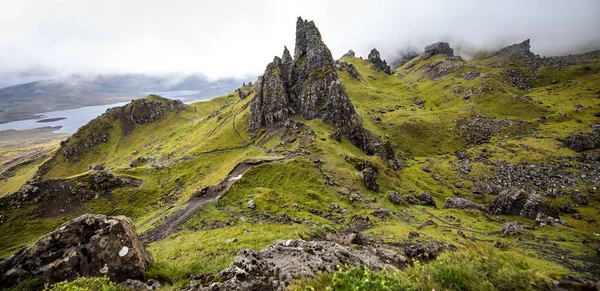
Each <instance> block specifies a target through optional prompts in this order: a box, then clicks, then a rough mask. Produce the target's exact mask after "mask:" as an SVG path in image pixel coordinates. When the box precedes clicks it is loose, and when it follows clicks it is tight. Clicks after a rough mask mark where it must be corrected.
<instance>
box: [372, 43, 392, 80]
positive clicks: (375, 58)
mask: <svg viewBox="0 0 600 291" xmlns="http://www.w3.org/2000/svg"><path fill="white" fill-rule="evenodd" d="M369 62H371V64H373V66H371V68H372V69H373V70H375V71H377V72H384V73H386V74H388V75H391V74H392V69H391V68H390V66H389V65H388V64H387V62H386V61H385V60H382V59H381V56H380V55H379V51H377V49H375V48H374V49H372V50H371V52H370V53H369Z"/></svg>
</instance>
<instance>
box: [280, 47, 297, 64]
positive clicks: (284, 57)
mask: <svg viewBox="0 0 600 291" xmlns="http://www.w3.org/2000/svg"><path fill="white" fill-rule="evenodd" d="M281 60H282V62H283V63H284V64H287V63H290V62H293V61H294V59H292V55H291V54H290V51H289V50H288V48H287V46H284V47H283V55H282V56H281Z"/></svg>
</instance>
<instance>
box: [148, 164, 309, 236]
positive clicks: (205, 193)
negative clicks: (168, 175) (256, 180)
mask: <svg viewBox="0 0 600 291" xmlns="http://www.w3.org/2000/svg"><path fill="white" fill-rule="evenodd" d="M297 156H298V155H289V156H286V157H283V158H279V159H269V160H245V161H242V162H240V163H239V164H237V166H235V168H233V170H232V171H231V172H230V173H229V175H227V178H225V180H223V181H221V182H220V183H219V184H217V185H213V186H208V187H206V188H204V189H202V190H201V191H200V192H199V193H198V194H197V196H196V197H194V198H192V199H190V201H189V202H188V203H187V206H186V208H185V209H182V210H179V211H177V212H175V213H173V214H171V215H169V216H168V217H166V218H165V220H164V221H163V222H162V223H161V224H160V225H158V226H156V227H155V228H152V229H150V230H148V231H146V232H144V233H143V234H142V235H141V236H140V238H141V239H142V241H143V242H144V243H150V242H155V241H160V240H162V239H164V238H166V237H168V236H169V235H171V234H174V233H176V232H178V231H180V230H181V225H182V224H183V223H185V222H186V221H188V220H189V219H190V218H191V217H192V216H193V215H194V214H195V213H196V211H197V210H198V209H199V208H200V207H201V206H202V205H204V204H206V203H208V202H211V201H213V200H215V199H217V198H219V197H221V196H222V195H223V194H225V193H227V191H229V188H231V185H233V183H234V182H235V181H237V180H239V179H241V178H242V175H244V173H246V172H247V171H248V170H250V169H251V168H254V167H259V166H262V165H266V164H270V163H274V162H281V161H284V160H289V159H293V158H296V157H297ZM152 219H153V218H151V219H149V220H148V221H146V222H144V223H142V225H144V224H147V223H148V222H149V221H150V220H152Z"/></svg>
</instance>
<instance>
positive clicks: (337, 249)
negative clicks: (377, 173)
mask: <svg viewBox="0 0 600 291" xmlns="http://www.w3.org/2000/svg"><path fill="white" fill-rule="evenodd" d="M408 262H409V260H408V259H407V258H406V257H405V256H404V255H403V254H402V253H401V252H399V251H396V250H393V249H388V248H376V247H363V248H360V249H356V248H351V247H348V246H343V245H339V244H336V243H333V242H327V241H304V240H287V241H277V242H275V243H273V244H272V245H270V246H269V247H267V248H266V249H264V250H262V251H259V252H255V251H253V250H250V249H244V250H241V251H240V252H239V253H238V254H237V255H236V256H235V259H234V260H233V262H232V263H231V265H229V267H227V268H226V269H224V270H222V271H221V272H220V273H218V274H217V275H216V277H215V278H214V282H217V283H212V282H202V279H203V278H198V279H197V280H192V281H191V282H190V289H189V290H284V289H285V287H286V286H287V285H289V284H290V283H291V282H293V281H294V280H295V279H298V278H301V277H304V278H310V277H314V276H316V275H317V274H320V273H325V272H335V271H336V270H337V267H336V266H338V265H339V266H348V267H367V268H369V269H371V270H381V269H383V268H385V267H391V266H394V267H400V266H404V265H406V264H407V263H408Z"/></svg>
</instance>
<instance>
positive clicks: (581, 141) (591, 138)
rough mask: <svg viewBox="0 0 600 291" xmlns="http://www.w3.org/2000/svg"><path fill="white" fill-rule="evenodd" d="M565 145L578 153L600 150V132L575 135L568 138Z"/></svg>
mask: <svg viewBox="0 0 600 291" xmlns="http://www.w3.org/2000/svg"><path fill="white" fill-rule="evenodd" d="M565 145H566V146H567V147H568V148H570V149H572V150H574V151H576V152H583V151H586V150H593V149H597V148H600V131H599V130H595V131H592V132H578V133H574V134H572V135H570V136H569V137H567V140H565Z"/></svg>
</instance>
